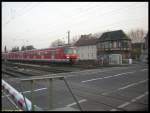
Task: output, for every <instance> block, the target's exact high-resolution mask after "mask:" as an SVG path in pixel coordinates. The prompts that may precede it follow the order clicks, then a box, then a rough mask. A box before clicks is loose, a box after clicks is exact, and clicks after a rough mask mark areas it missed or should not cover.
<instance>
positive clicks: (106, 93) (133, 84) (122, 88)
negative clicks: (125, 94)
mask: <svg viewBox="0 0 150 113" xmlns="http://www.w3.org/2000/svg"><path fill="white" fill-rule="evenodd" d="M146 81H148V79H146V80H142V81H139V82H136V83H132V84H129V85H127V86H124V87H121V88H118V89H116V90H115V89H114V90H113V91H111V92H104V93H102V95H108V94H110V93H113V92H116V91H119V90H124V89H126V88H129V87H132V86H135V85H139V84H141V83H144V82H146Z"/></svg>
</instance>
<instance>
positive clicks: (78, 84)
mask: <svg viewBox="0 0 150 113" xmlns="http://www.w3.org/2000/svg"><path fill="white" fill-rule="evenodd" d="M57 75H61V76H65V77H66V80H67V81H68V83H69V85H70V87H71V89H72V91H73V93H74V94H75V96H76V98H77V99H78V101H79V103H80V105H81V108H82V110H83V111H148V94H149V92H148V65H146V64H143V65H142V64H140V65H138V64H135V65H130V66H125V67H112V68H103V69H90V70H84V71H78V72H70V73H60V74H55V76H57ZM3 76H5V75H3ZM5 80H6V81H7V82H8V83H9V84H11V85H12V86H13V87H15V88H16V89H17V90H18V91H21V90H20V82H19V80H17V79H8V78H6V79H5ZM30 88H31V87H30V84H29V83H28V82H26V83H22V89H23V91H22V92H24V95H25V96H26V97H27V98H28V99H31V96H30ZM34 89H35V92H34V94H35V97H34V104H35V105H37V106H38V107H40V108H42V109H43V110H48V109H49V107H48V105H49V102H50V101H49V100H48V80H45V81H38V82H36V84H35V87H34ZM52 95H53V96H52V98H51V99H52V101H51V102H53V108H54V109H57V108H62V107H71V108H72V109H70V110H74V109H75V110H79V109H78V106H77V105H76V103H75V100H74V99H73V97H72V96H71V94H70V92H69V91H68V89H67V87H66V85H65V83H64V81H63V80H54V81H53V91H52ZM9 109H13V107H12V106H11V107H10V102H8V100H7V99H6V96H2V110H9ZM61 110H62V109H61ZM66 110H67V109H66ZM68 110H69V109H68Z"/></svg>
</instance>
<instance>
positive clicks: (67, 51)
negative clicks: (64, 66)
mask: <svg viewBox="0 0 150 113" xmlns="http://www.w3.org/2000/svg"><path fill="white" fill-rule="evenodd" d="M65 53H66V54H77V51H76V49H75V48H66V49H65Z"/></svg>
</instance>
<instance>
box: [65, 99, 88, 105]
mask: <svg viewBox="0 0 150 113" xmlns="http://www.w3.org/2000/svg"><path fill="white" fill-rule="evenodd" d="M86 101H87V100H86V99H82V100H80V101H79V103H82V102H86ZM76 104H77V103H76V102H73V103H71V104H68V105H66V106H67V107H71V106H73V105H76Z"/></svg>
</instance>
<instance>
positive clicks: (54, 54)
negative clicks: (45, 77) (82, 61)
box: [2, 46, 78, 63]
mask: <svg viewBox="0 0 150 113" xmlns="http://www.w3.org/2000/svg"><path fill="white" fill-rule="evenodd" d="M5 58H6V59H7V60H10V61H32V62H33V61H34V62H37V61H40V62H64V63H74V62H75V61H76V60H77V59H78V54H77V48H76V47H70V46H64V47H57V48H47V49H34V50H25V51H17V52H7V53H2V59H3V60H4V59H5Z"/></svg>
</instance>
